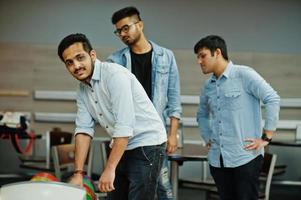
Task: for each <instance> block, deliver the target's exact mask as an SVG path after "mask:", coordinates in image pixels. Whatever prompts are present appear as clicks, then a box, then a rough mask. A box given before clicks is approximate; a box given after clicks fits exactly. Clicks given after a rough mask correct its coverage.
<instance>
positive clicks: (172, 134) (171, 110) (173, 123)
mask: <svg viewBox="0 0 301 200" xmlns="http://www.w3.org/2000/svg"><path fill="white" fill-rule="evenodd" d="M170 66H171V67H170V72H169V82H168V91H167V108H168V111H167V115H168V117H169V118H170V129H169V132H168V136H167V147H166V151H167V153H173V152H175V151H176V150H177V145H178V144H177V130H178V127H179V119H180V117H181V114H182V107H181V96H180V77H179V71H178V66H177V63H176V59H175V57H174V54H173V53H172V52H171V61H170Z"/></svg>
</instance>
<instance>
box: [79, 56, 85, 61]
mask: <svg viewBox="0 0 301 200" xmlns="http://www.w3.org/2000/svg"><path fill="white" fill-rule="evenodd" d="M84 58H85V57H84V56H78V57H77V60H78V61H82V60H84Z"/></svg>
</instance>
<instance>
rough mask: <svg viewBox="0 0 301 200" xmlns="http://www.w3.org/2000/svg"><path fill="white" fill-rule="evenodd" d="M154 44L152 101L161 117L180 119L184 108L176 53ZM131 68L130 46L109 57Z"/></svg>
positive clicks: (109, 60) (152, 43)
mask: <svg viewBox="0 0 301 200" xmlns="http://www.w3.org/2000/svg"><path fill="white" fill-rule="evenodd" d="M150 44H151V45H152V48H153V52H152V77H151V79H152V98H151V100H152V102H153V104H154V106H155V108H156V110H157V111H158V113H159V115H160V117H161V119H162V120H163V121H164V123H165V120H164V119H166V117H175V118H178V119H180V116H181V113H182V108H181V98H180V78H179V72H178V67H177V63H176V60H175V57H174V54H173V53H172V51H170V50H169V49H166V48H163V47H161V46H159V45H157V44H155V43H154V42H151V41H150ZM107 61H108V62H114V63H118V64H120V65H122V66H124V67H126V68H127V69H129V70H130V71H132V70H131V53H130V48H129V47H126V48H124V49H121V50H119V51H117V52H115V53H113V54H112V55H110V56H109V57H108V59H107Z"/></svg>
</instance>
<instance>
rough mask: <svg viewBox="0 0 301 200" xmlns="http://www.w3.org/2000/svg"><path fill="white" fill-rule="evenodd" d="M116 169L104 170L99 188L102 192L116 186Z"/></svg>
mask: <svg viewBox="0 0 301 200" xmlns="http://www.w3.org/2000/svg"><path fill="white" fill-rule="evenodd" d="M114 180H115V170H104V172H103V173H102V174H101V176H100V178H99V182H98V188H99V190H100V191H101V192H111V191H113V190H115V187H114Z"/></svg>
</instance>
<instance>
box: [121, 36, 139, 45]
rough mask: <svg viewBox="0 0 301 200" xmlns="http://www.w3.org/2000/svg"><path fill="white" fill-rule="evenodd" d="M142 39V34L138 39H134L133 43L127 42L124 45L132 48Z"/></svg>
mask: <svg viewBox="0 0 301 200" xmlns="http://www.w3.org/2000/svg"><path fill="white" fill-rule="evenodd" d="M140 38H141V34H139V35H138V36H137V37H136V38H134V39H133V40H132V41H125V42H124V43H125V44H126V45H127V46H129V47H131V46H133V45H135V44H136V43H137V42H138V41H139V40H140Z"/></svg>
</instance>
